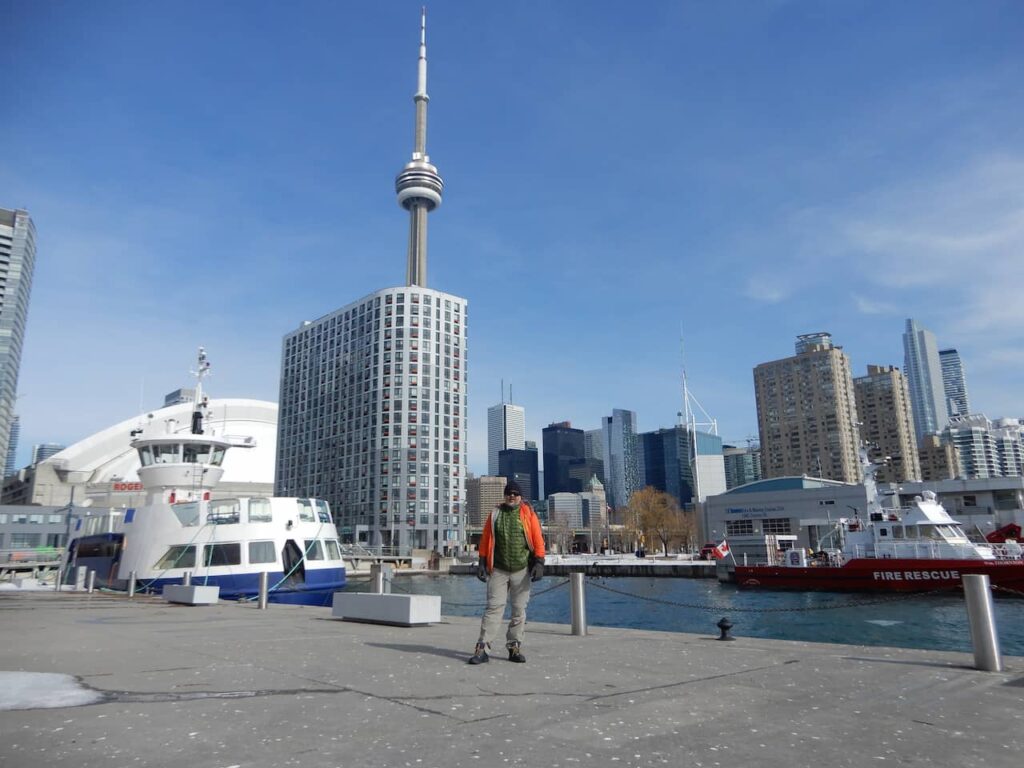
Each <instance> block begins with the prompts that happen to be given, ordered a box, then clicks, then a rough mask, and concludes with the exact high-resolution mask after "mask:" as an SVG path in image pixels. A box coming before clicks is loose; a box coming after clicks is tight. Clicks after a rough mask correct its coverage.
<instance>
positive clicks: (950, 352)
mask: <svg viewBox="0 0 1024 768" xmlns="http://www.w3.org/2000/svg"><path fill="white" fill-rule="evenodd" d="M939 365H940V367H941V368H942V390H943V394H945V396H946V414H947V415H948V416H949V418H953V417H954V416H968V415H970V413H971V404H970V402H968V400H967V380H966V379H965V378H964V364H963V361H962V360H961V359H960V353H959V352H957V351H956V350H955V349H940V350H939Z"/></svg>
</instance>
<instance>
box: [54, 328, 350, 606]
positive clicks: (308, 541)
mask: <svg viewBox="0 0 1024 768" xmlns="http://www.w3.org/2000/svg"><path fill="white" fill-rule="evenodd" d="M209 368H210V364H209V361H208V360H207V359H206V353H205V351H204V350H203V349H202V348H200V350H199V364H198V370H197V371H196V372H195V374H196V378H197V382H196V390H195V396H194V408H193V416H192V420H191V423H190V424H189V425H188V426H187V427H185V428H183V429H181V430H178V429H177V425H176V424H174V423H168V424H164V425H156V424H150V425H148V426H146V427H140V429H139V430H138V434H137V435H136V436H135V438H134V439H133V441H132V447H133V448H134V449H135V450H136V451H138V455H139V460H140V462H141V466H140V467H139V470H138V474H139V480H140V481H141V483H142V486H143V493H144V494H145V501H144V503H143V505H142V506H140V507H138V508H129V509H124V510H116V511H111V513H109V514H107V515H97V516H91V517H89V518H85V519H80V520H78V521H77V523H76V525H75V530H74V531H73V532H72V535H71V538H70V541H69V544H68V547H67V553H66V559H65V563H64V565H65V570H66V571H67V572H68V573H69V574H70V573H74V572H75V570H76V569H77V568H78V567H81V566H85V567H86V568H88V569H90V570H92V571H95V573H96V584H97V585H98V586H103V587H108V588H111V589H126V588H127V586H128V583H129V580H130V578H131V574H132V573H134V574H135V579H136V589H137V590H140V591H146V592H157V593H159V592H161V591H162V590H163V587H164V586H165V585H167V584H181V583H182V582H183V581H184V580H185V579H186V578H190V579H191V581H192V583H193V584H199V585H209V586H214V585H216V586H218V587H220V598H221V599H222V600H245V599H252V598H255V597H257V596H258V594H259V579H260V574H261V573H263V572H267V573H268V579H269V588H270V592H269V599H270V601H271V602H280V603H301V604H306V605H329V604H330V602H331V596H332V594H333V593H334V592H335V591H336V590H339V589H342V588H344V586H345V567H344V564H343V561H342V550H341V546H340V543H339V541H338V532H337V528H336V527H335V525H334V520H333V518H332V516H331V510H330V508H329V507H328V505H327V502H326V501H323V500H321V499H307V498H290V497H288V498H282V497H273V498H265V497H239V498H216V499H214V498H211V491H212V490H213V489H214V488H215V487H216V485H217V483H218V481H219V480H220V478H221V476H222V474H223V472H224V470H223V468H222V464H223V462H224V456H225V455H226V454H227V452H228V451H229V450H232V449H233V450H244V449H246V448H252V447H254V446H255V441H254V440H253V439H252V438H251V437H235V436H231V435H216V434H213V432H212V430H210V429H209V428H207V427H206V426H205V425H206V422H207V420H208V419H207V413H206V404H207V401H206V399H205V398H204V397H203V394H202V380H203V377H204V376H205V375H206V374H207V373H208V372H209ZM161 426H162V428H163V431H162V432H161V433H159V434H156V433H155V432H159V431H160V428H161Z"/></svg>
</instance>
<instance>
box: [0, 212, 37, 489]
mask: <svg viewBox="0 0 1024 768" xmlns="http://www.w3.org/2000/svg"><path fill="white" fill-rule="evenodd" d="M35 263H36V228H35V224H33V223H32V217H31V216H29V215H28V211H25V210H21V209H18V210H10V209H7V208H0V277H2V278H3V279H0V456H2V457H4V459H5V461H6V459H7V454H8V448H9V446H10V441H11V426H12V424H13V422H14V405H15V402H16V401H17V399H18V371H19V369H20V368H21V350H22V345H23V344H24V341H25V323H26V322H27V320H28V302H29V297H30V295H31V293H32V274H33V272H34V270H35ZM12 470H13V467H12ZM8 474H9V473H8Z"/></svg>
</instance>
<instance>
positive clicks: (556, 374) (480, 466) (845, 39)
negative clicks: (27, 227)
mask: <svg viewBox="0 0 1024 768" xmlns="http://www.w3.org/2000/svg"><path fill="white" fill-rule="evenodd" d="M428 14H429V16H428V55H429V60H430V80H429V92H430V96H431V102H430V125H429V135H428V150H429V152H430V154H431V157H432V159H433V161H434V162H435V163H436V164H437V166H438V168H439V169H440V171H441V174H442V175H443V177H444V179H445V182H446V188H445V201H444V204H443V205H442V206H441V208H439V209H438V210H437V211H436V212H434V213H433V214H432V215H431V218H430V251H429V254H430V261H429V265H428V282H429V284H430V286H431V287H434V288H438V289H440V290H444V291H448V292H451V293H455V294H459V295H462V296H465V297H467V298H468V299H469V302H470V309H469V334H468V338H469V354H470V370H469V380H470V388H469V395H470V430H469V436H470V440H471V446H470V468H471V469H473V470H475V471H478V472H479V471H483V470H484V469H486V437H485V433H486V429H485V427H486V408H487V407H488V406H489V405H493V404H494V403H496V402H498V401H499V399H500V396H501V391H500V386H501V385H500V382H501V380H502V379H504V380H505V382H506V385H508V384H509V383H511V385H512V387H513V397H514V400H515V401H516V402H517V403H519V404H521V405H523V406H524V407H525V408H526V414H527V431H528V437H531V438H535V439H538V440H539V438H540V429H541V428H542V427H543V426H544V425H546V424H548V423H549V422H551V421H556V420H557V421H561V420H570V421H572V423H573V424H574V425H575V426H579V427H583V428H594V427H596V426H597V425H598V423H599V420H600V417H601V416H602V415H606V414H609V413H610V412H611V409H612V408H629V409H632V410H635V411H637V413H638V419H639V426H640V428H641V429H643V430H648V429H654V428H657V427H659V426H670V425H672V424H673V423H675V421H676V413H677V411H679V410H680V409H681V393H680V389H681V388H680V369H681V363H682V359H683V354H681V352H680V348H681V344H680V338H681V337H682V339H683V341H684V343H683V348H684V354H685V363H686V368H687V372H688V377H689V382H690V386H691V389H692V390H693V392H694V393H695V394H696V396H697V397H698V398H699V400H700V401H701V403H702V404H703V405H704V407H705V408H706V409H707V410H708V411H709V412H710V413H711V414H712V415H713V416H714V417H716V418H717V419H718V421H719V425H720V432H721V434H722V435H723V437H725V438H726V439H727V440H738V441H742V440H743V439H744V438H745V437H746V436H748V435H756V433H757V419H756V411H755V407H754V401H753V382H752V374H751V371H752V369H753V367H754V366H755V365H757V364H758V363H761V362H764V361H767V360H773V359H777V358H780V357H785V356H788V355H790V354H792V349H793V341H794V338H795V336H796V335H797V334H799V333H807V332H813V331H819V330H827V331H830V332H831V333H832V334H833V337H834V339H835V341H836V343H838V344H840V345H842V346H843V347H844V348H845V350H846V351H847V353H848V354H849V355H850V357H851V359H852V362H853V366H854V373H855V375H859V374H863V372H864V369H865V366H866V365H867V364H894V365H898V366H901V367H902V364H903V350H902V340H901V334H902V330H903V323H904V320H905V318H907V317H914V318H916V319H917V320H918V321H919V322H921V323H922V324H923V325H924V326H925V327H928V328H930V329H932V330H933V331H934V332H935V333H936V335H937V336H938V339H939V344H940V346H943V347H945V346H955V347H957V348H958V349H959V350H960V353H961V356H962V358H963V359H964V362H965V366H966V370H967V378H968V387H969V391H970V395H971V399H972V405H973V407H974V409H975V410H979V411H984V412H986V413H987V414H988V415H989V416H990V417H997V416H1024V405H1022V402H1021V401H1022V398H1024V395H1022V394H1021V393H1022V392H1024V343H1022V342H1024V303H1022V302H1021V301H1020V299H1019V295H1018V294H1019V286H1020V285H1021V283H1022V282H1024V182H1022V179H1024V135H1022V126H1024V119H1022V118H1024V105H1022V100H1021V88H1020V83H1021V79H1022V71H1024V67H1022V64H1024V46H1022V45H1021V43H1020V41H1021V40H1022V39H1024V5H1022V4H1020V3H1018V2H1011V1H1008V2H975V3H962V2H934V1H932V2H901V3H882V2H858V1H855V0H846V1H844V0H836V1H835V2H800V1H798V0H793V1H791V2H786V1H784V0H774V1H768V0H766V1H765V2H755V1H754V0H751V1H750V2H728V1H726V2H717V3H704V2H700V3H698V2H658V1H655V0H651V1H649V2H644V3H611V2H594V1H588V2H583V0H580V1H579V2H561V3H550V2H517V3H480V2H470V1H469V0H465V1H456V0H451V1H448V0H443V1H440V2H432V3H430V5H429V8H428ZM0 18H3V19H4V22H3V23H4V26H5V41H6V42H5V45H4V46H3V48H2V49H0V71H3V72H4V73H5V88H4V91H5V92H4V96H3V101H2V104H3V106H2V107H0V147H3V149H2V151H0V205H3V206H4V207H25V208H27V209H28V210H29V211H30V213H31V214H32V216H33V218H34V220H35V222H36V226H37V230H38V245H39V252H38V261H37V266H36V273H35V282H34V286H33V294H32V304H31V311H30V315H29V324H28V332H27V337H26V345H25V351H24V356H23V360H22V369H21V379H20V383H19V390H20V393H21V400H20V401H19V405H18V411H19V412H20V414H21V417H22V450H21V452H20V454H19V455H20V457H21V459H22V461H26V460H27V456H28V450H29V449H30V447H31V445H32V444H33V443H38V442H65V443H70V442H73V441H75V440H77V439H80V438H82V437H85V436H87V435H88V434H91V433H92V432H94V431H97V430H99V429H101V428H104V427H106V426H108V425H110V424H112V423H114V422H116V421H118V420H121V419H124V418H129V417H130V416H132V415H134V414H135V413H137V412H138V411H139V409H140V404H141V406H142V407H143V408H147V409H148V408H154V407H156V406H158V405H159V404H161V403H162V400H163V395H164V394H165V393H166V392H169V391H171V390H173V389H175V388H177V387H179V386H186V385H188V383H189V380H188V371H189V367H190V363H191V362H192V360H193V357H194V353H195V348H196V347H197V346H198V345H200V344H202V345H205V346H206V347H207V349H208V350H209V354H210V357H211V360H212V361H213V364H214V375H213V376H212V377H211V378H210V380H209V389H210V391H211V393H212V394H213V395H214V396H219V397H255V398H264V399H269V400H276V399H277V391H278V376H279V362H280V361H279V358H280V344H281V338H282V336H283V335H284V334H285V333H287V332H288V331H290V330H292V329H293V328H295V327H296V326H297V325H298V324H299V323H300V322H301V321H302V320H304V319H312V318H316V317H319V316H321V315H323V314H326V313H328V312H330V311H332V310H334V309H336V308H338V307H340V306H343V305H345V304H347V303H349V302H351V301H353V300H355V299H357V298H359V297H361V296H363V295H364V294H366V293H369V292H371V291H374V290H377V289H379V288H383V287H386V286H391V285H399V284H401V283H402V282H403V281H404V278H405V247H406V236H407V226H408V225H407V218H406V214H405V213H404V212H403V211H402V210H401V209H400V208H399V207H398V205H397V203H396V202H395V195H394V187H393V179H394V175H395V174H396V173H397V172H398V171H399V170H400V169H401V167H402V165H403V164H404V163H405V162H406V161H407V159H408V157H409V154H410V152H411V149H412V132H413V104H412V94H413V91H414V90H415V75H416V71H415V70H416V52H417V49H416V46H417V42H418V24H419V3H416V2H405V1H404V0H393V1H392V2H387V3H381V2H362V3H356V2H349V3H335V2H313V1H312V0H310V1H307V2H301V3H294V4H286V3H279V2H202V3H200V2H176V3H168V4H156V3H135V2H104V1H103V0H97V1H96V2H90V3H82V2H70V1H69V2H42V1H40V2H35V1H30V0H0Z"/></svg>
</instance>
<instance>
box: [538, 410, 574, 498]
mask: <svg viewBox="0 0 1024 768" xmlns="http://www.w3.org/2000/svg"><path fill="white" fill-rule="evenodd" d="M541 443H542V446H543V452H544V495H545V496H550V495H551V494H553V493H578V492H579V491H581V490H582V489H583V486H582V485H581V484H580V483H579V481H576V480H574V479H572V478H570V477H569V465H570V464H571V463H573V462H575V461H577V460H580V459H583V430H582V429H574V428H573V426H572V424H570V423H569V422H568V421H560V422H558V423H555V424H549V425H548V426H546V427H544V429H542V430H541Z"/></svg>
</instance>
